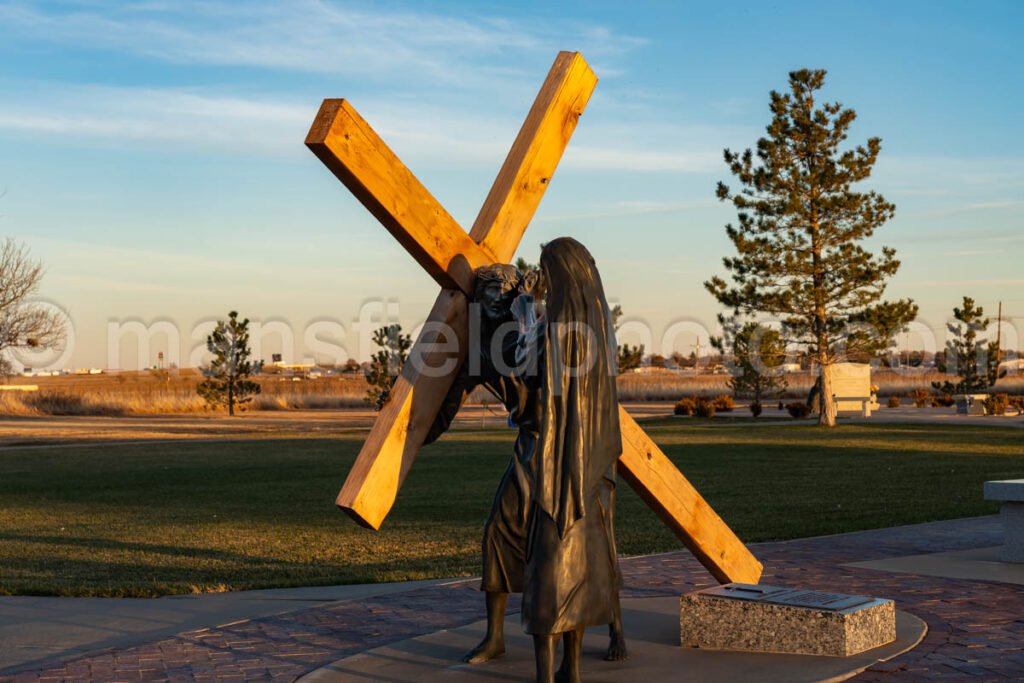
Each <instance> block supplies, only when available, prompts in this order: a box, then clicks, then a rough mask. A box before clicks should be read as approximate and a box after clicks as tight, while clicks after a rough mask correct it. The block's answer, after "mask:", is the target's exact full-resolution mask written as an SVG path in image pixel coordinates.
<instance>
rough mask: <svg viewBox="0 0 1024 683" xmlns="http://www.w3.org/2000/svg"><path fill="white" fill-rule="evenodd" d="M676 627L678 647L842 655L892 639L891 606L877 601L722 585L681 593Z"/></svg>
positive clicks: (744, 585) (873, 599) (767, 587)
mask: <svg viewBox="0 0 1024 683" xmlns="http://www.w3.org/2000/svg"><path fill="white" fill-rule="evenodd" d="M737 596H742V597H737ZM679 628H680V642H681V643H682V645H683V646H684V647H700V648H706V649H714V650H741V651H751V652H778V653H787V654H807V655H828V656H834V657H847V656H850V655H855V654H858V653H860V652H864V651H866V650H871V649H873V648H876V647H880V646H882V645H885V644H887V643H891V642H892V641H894V640H895V639H896V608H895V605H894V603H893V601H892V600H887V599H881V598H867V597H859V596H849V595H840V594H835V593H817V592H814V591H797V590H793V589H787V588H781V587H776V586H749V585H747V584H727V585H725V586H720V587H715V588H708V589H705V590H701V591H696V592H694V593H688V594H686V595H683V596H682V597H681V599H680V612H679Z"/></svg>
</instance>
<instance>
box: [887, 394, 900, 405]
mask: <svg viewBox="0 0 1024 683" xmlns="http://www.w3.org/2000/svg"><path fill="white" fill-rule="evenodd" d="M886 405H887V406H889V407H890V408H899V407H900V396H899V394H893V395H892V396H890V397H889V402H888V403H886Z"/></svg>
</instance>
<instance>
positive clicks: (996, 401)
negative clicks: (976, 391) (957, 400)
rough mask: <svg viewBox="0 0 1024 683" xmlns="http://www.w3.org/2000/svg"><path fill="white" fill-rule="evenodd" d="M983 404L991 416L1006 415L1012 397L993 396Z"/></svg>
mask: <svg viewBox="0 0 1024 683" xmlns="http://www.w3.org/2000/svg"><path fill="white" fill-rule="evenodd" d="M983 403H984V405H985V412H986V413H988V414H989V415H1005V414H1006V409H1007V408H1008V407H1009V406H1010V397H1009V396H1008V395H1007V394H992V395H991V396H989V397H988V398H986V399H985V400H984V401H983Z"/></svg>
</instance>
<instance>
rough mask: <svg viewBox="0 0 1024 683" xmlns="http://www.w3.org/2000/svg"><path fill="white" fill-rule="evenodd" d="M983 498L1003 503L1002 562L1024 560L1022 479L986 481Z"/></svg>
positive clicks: (1001, 512)
mask: <svg viewBox="0 0 1024 683" xmlns="http://www.w3.org/2000/svg"><path fill="white" fill-rule="evenodd" d="M985 500H998V501H1000V502H1002V504H1003V505H1002V507H1001V508H1000V509H999V518H1000V520H1001V521H1002V523H1003V554H1002V560H1003V562H1024V479H1006V480H1003V481H986V482H985Z"/></svg>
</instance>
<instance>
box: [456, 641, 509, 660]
mask: <svg viewBox="0 0 1024 683" xmlns="http://www.w3.org/2000/svg"><path fill="white" fill-rule="evenodd" d="M503 654H505V643H504V642H502V641H500V640H497V641H495V640H487V639H485V640H484V641H483V642H481V643H480V644H479V645H477V646H476V647H474V648H473V649H472V650H470V651H469V652H467V653H466V654H465V656H464V657H463V658H462V661H464V662H465V663H466V664H480V663H481V662H486V661H488V660H491V659H494V658H495V657H500V656H501V655H503Z"/></svg>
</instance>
